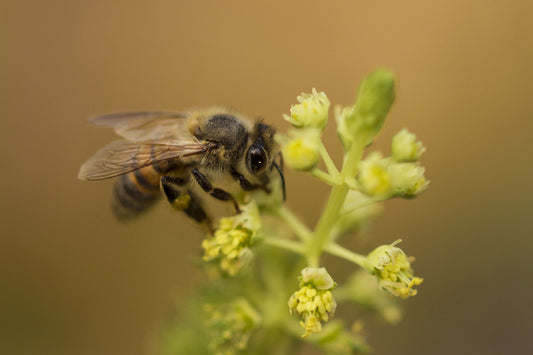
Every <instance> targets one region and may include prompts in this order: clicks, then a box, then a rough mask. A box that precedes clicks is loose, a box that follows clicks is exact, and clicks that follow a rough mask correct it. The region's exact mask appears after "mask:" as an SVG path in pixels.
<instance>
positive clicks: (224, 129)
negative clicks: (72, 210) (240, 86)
mask: <svg viewBox="0 0 533 355" xmlns="http://www.w3.org/2000/svg"><path fill="white" fill-rule="evenodd" d="M91 122H92V123H93V124H95V125H98V126H107V127H112V128H113V129H114V130H115V132H116V133H117V134H118V135H119V136H121V137H122V138H124V140H117V141H114V142H111V143H110V144H108V145H107V146H105V147H103V148H102V149H100V150H99V151H98V152H96V154H94V155H93V156H92V157H91V158H90V159H89V160H87V161H86V162H85V163H84V164H83V165H82V166H81V169H80V172H79V174H78V178H79V179H80V180H101V179H108V178H113V177H118V178H117V180H116V181H115V185H114V189H113V200H112V207H113V212H114V214H115V216H116V217H117V218H118V219H120V220H127V219H130V218H131V217H134V216H136V215H138V214H140V213H141V212H143V211H145V210H147V209H148V208H149V207H151V206H152V205H153V204H154V203H155V202H156V201H157V200H158V199H159V197H160V196H161V195H164V196H165V197H166V199H167V200H168V202H169V203H170V204H171V205H172V206H174V207H175V208H176V209H178V210H181V211H183V212H185V214H187V215H188V216H189V217H190V218H192V219H193V220H195V221H196V222H198V223H201V224H205V225H206V226H207V227H208V229H209V230H211V231H212V228H213V227H212V218H211V217H210V216H209V215H208V213H207V212H206V210H205V207H204V201H203V198H202V197H201V196H200V195H201V194H202V193H203V192H205V193H207V194H209V195H211V196H212V197H214V198H215V199H218V200H221V201H228V202H231V203H232V204H233V206H234V209H235V211H236V212H237V213H239V212H240V209H239V205H238V203H237V200H236V199H235V198H234V196H233V194H232V193H231V192H228V191H227V190H226V189H225V188H224V186H229V185H232V182H233V185H234V187H237V190H239V189H240V190H244V191H253V190H263V191H265V192H267V193H270V192H271V189H270V187H269V183H270V180H271V175H272V173H273V172H274V171H276V172H277V173H278V174H279V176H280V182H281V187H282V194H283V197H282V198H283V200H285V180H284V177H283V159H282V156H281V152H280V148H279V146H278V144H277V143H276V142H275V140H274V135H275V132H276V131H275V129H274V128H273V127H272V126H270V125H268V124H266V123H264V122H263V121H262V120H257V121H256V122H255V123H252V122H251V121H250V120H248V119H247V118H246V117H244V116H243V115H241V114H239V113H236V112H233V111H231V110H228V109H223V108H208V109H204V110H194V111H188V112H174V111H146V112H121V113H113V114H107V115H102V116H97V117H94V118H92V119H91ZM278 158H279V164H278V163H277V162H276V160H278ZM219 182H220V184H219Z"/></svg>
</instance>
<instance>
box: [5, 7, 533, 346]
mask: <svg viewBox="0 0 533 355" xmlns="http://www.w3.org/2000/svg"><path fill="white" fill-rule="evenodd" d="M532 11H533V3H531V2H529V1H509V2H505V3H504V2H498V1H483V0H477V1H473V0H470V1H459V0H447V1H440V0H439V1H422V0H419V1H402V2H393V1H379V2H371V1H355V0H352V1H334V2H326V1H315V0H307V1H291V2H285V1H268V2H266V1H256V2H250V1H233V0H226V1H210V2H199V1H155V2H154V1H136V0H134V1H131V0H130V1H113V2H111V1H66V0H49V1H29V0H28V1H26V0H21V1H14V0H12V1H9V0H8V1H3V2H2V3H1V4H0V39H1V43H2V46H1V53H0V103H1V104H0V113H1V121H0V122H1V127H2V139H1V144H2V149H1V150H0V159H1V161H2V166H3V168H2V174H1V177H0V178H1V187H0V191H1V201H2V204H1V207H0V220H1V226H0V228H1V229H0V233H1V237H0V275H1V278H0V280H1V282H2V289H1V290H0V318H1V319H0V320H1V323H0V328H1V329H0V347H1V350H0V351H1V352H2V353H3V354H156V353H157V352H158V349H159V348H160V344H159V340H160V339H159V335H160V333H161V331H162V330H163V329H164V327H165V326H166V324H167V323H168V321H169V319H170V318H171V315H172V314H173V313H174V312H175V309H176V306H179V305H180V304H182V303H183V301H184V300H185V299H186V298H187V297H188V296H189V295H190V294H191V288H192V285H193V281H192V278H193V277H191V275H194V273H195V272H196V267H195V266H194V263H195V261H196V260H197V259H198V256H199V255H200V247H199V245H200V240H201V238H202V235H201V233H200V232H199V230H198V229H197V228H196V227H195V226H194V225H192V223H190V222H189V221H187V220H186V219H185V218H184V217H183V216H182V215H181V214H176V213H174V212H173V211H172V210H171V209H170V208H169V207H168V206H166V205H164V204H161V205H160V206H158V207H157V208H156V209H155V210H154V211H152V212H151V213H149V214H148V215H146V216H144V217H142V218H140V219H139V220H138V221H136V222H135V223H132V224H128V225H121V224H119V223H118V222H116V221H115V220H114V218H113V216H112V214H111V213H110V210H109V208H108V207H109V204H108V201H109V197H110V193H111V187H112V182H111V181H105V182H94V183H87V182H80V181H78V180H77V179H76V176H77V173H78V169H79V166H80V165H81V164H82V163H83V162H84V161H85V160H86V159H87V158H88V157H89V156H91V155H92V154H93V153H94V152H95V151H96V150H97V149H99V148H100V147H101V146H103V145H105V144H106V143H107V142H109V141H111V140H113V139H114V138H115V137H114V135H113V133H112V132H111V131H110V130H105V129H97V128H95V127H91V126H90V125H88V123H87V118H88V117H89V116H91V115H95V114H99V113H104V112H110V111H117V110H125V109H127V110H135V109H147V108H148V109H150V108H165V109H184V108H188V107H192V106H205V105H213V104H218V105H224V106H230V107H236V108H239V109H240V110H241V111H242V112H244V113H246V114H248V115H250V116H257V115H262V116H264V117H266V118H267V119H268V121H270V122H272V123H273V124H274V125H276V126H278V127H279V128H280V130H281V131H283V130H285V129H286V128H287V124H286V123H285V122H284V121H283V120H282V118H281V116H282V114H283V113H287V112H288V110H289V108H290V105H291V104H294V103H295V102H296V101H295V100H296V96H297V95H298V94H300V92H302V91H305V92H309V91H310V90H311V88H313V87H316V88H317V89H319V90H322V91H325V92H326V93H327V95H328V97H329V98H330V100H331V102H332V103H333V104H350V103H352V100H353V95H354V92H355V88H356V86H357V84H358V83H359V81H360V80H361V79H362V78H363V77H364V76H365V75H367V74H368V73H369V72H371V71H372V70H373V69H375V68H377V67H387V68H390V69H392V70H393V71H394V72H395V73H396V75H397V79H398V89H397V91H398V94H397V101H396V104H395V106H394V107H393V110H392V112H391V114H390V115H389V118H388V121H387V122H386V124H385V126H384V129H383V131H382V133H381V134H380V136H379V137H378V139H377V142H376V147H377V148H379V149H382V150H383V151H385V152H388V146H389V142H390V138H391V137H392V135H393V134H394V133H396V132H397V131H398V130H399V129H401V128H403V127H409V129H410V130H411V131H412V132H414V133H416V134H417V136H418V137H419V138H420V139H421V140H422V141H423V142H424V143H425V145H426V146H427V152H426V153H425V155H424V156H423V157H422V162H423V164H424V165H425V166H426V168H427V172H426V173H427V176H428V178H429V179H430V180H431V181H432V183H431V186H430V188H429V190H428V191H427V192H426V193H424V194H423V195H422V196H420V197H419V198H417V199H415V200H412V201H404V200H394V201H391V202H388V203H386V204H385V208H386V211H385V214H384V216H383V217H382V218H380V219H378V221H377V223H376V225H375V228H374V234H375V239H374V241H373V242H372V244H373V245H378V244H383V243H389V242H391V241H393V240H395V239H397V238H399V237H401V238H403V239H404V242H403V243H402V248H403V249H404V250H405V251H406V252H407V253H408V254H409V255H415V256H416V258H417V261H416V263H415V264H414V267H415V270H416V273H417V274H418V275H420V276H423V277H424V279H425V282H424V283H423V284H422V285H421V286H420V288H419V294H418V295H417V296H416V297H414V298H412V299H410V300H408V301H406V302H405V306H406V311H407V313H406V317H405V320H404V321H403V322H402V323H401V324H400V325H398V326H389V325H387V324H384V323H382V322H381V323H380V322H371V323H370V324H369V325H368V328H367V329H366V332H367V333H368V334H369V337H368V341H369V342H370V344H372V346H373V347H374V349H375V354H450V353H460V354H481V353H483V354H529V353H531V352H533V340H532V338H531V334H532V332H533V326H532V325H531V321H530V320H531V319H532V317H533V307H531V304H530V301H531V300H532V297H531V292H532V290H533V287H532V286H533V285H532V283H531V281H530V278H529V277H528V276H527V274H526V273H525V271H527V270H526V269H524V268H525V267H528V266H530V265H531V260H532V259H531V255H532V254H531V250H532V249H531V248H532V247H533V241H532V235H531V231H530V227H531V217H532V215H531V212H532V208H531V197H532V192H533V187H532V186H533V184H532V183H531V182H532V180H533V174H532V171H533V169H532V167H531V158H530V157H531V155H530V154H531V153H533V150H532V147H533V143H531V138H533V137H532V133H533V130H532V128H533V124H532V110H531V102H532V94H533V65H532V63H533V41H532V40H533V38H532V34H533V22H532V21H531V14H532ZM330 123H331V124H330V125H329V126H328V129H327V130H326V134H325V138H324V139H325V143H326V146H328V147H330V152H331V153H332V155H333V156H334V157H335V159H336V161H337V162H339V160H340V157H341V147H340V144H339V143H338V141H337V139H336V135H335V125H334V124H333V120H331V122H330ZM286 179H287V186H288V194H289V197H288V202H287V203H288V205H289V207H291V208H293V209H294V210H297V211H298V214H300V216H302V217H303V218H304V219H306V220H307V222H308V223H309V224H312V223H314V221H316V219H317V218H318V216H319V215H320V209H319V208H317V207H316V206H319V205H321V204H323V203H324V201H325V199H326V197H327V188H325V187H324V186H322V185H321V184H319V183H316V182H315V181H313V180H312V178H310V177H308V176H305V175H302V174H296V173H293V172H287V176H286ZM328 260H329V259H328ZM341 265H344V266H345V267H348V266H347V265H346V264H341ZM340 268H341V267H337V269H340Z"/></svg>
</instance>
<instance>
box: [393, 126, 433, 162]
mask: <svg viewBox="0 0 533 355" xmlns="http://www.w3.org/2000/svg"><path fill="white" fill-rule="evenodd" d="M425 150H426V147H424V145H423V144H422V142H420V141H418V142H417V141H416V136H415V135H414V134H413V133H411V132H409V131H408V130H407V129H406V128H404V129H402V130H401V131H400V132H398V133H396V134H395V135H394V137H392V144H391V156H392V158H393V159H394V160H396V161H397V162H414V161H417V160H418V159H420V156H421V155H422V153H424V151H425Z"/></svg>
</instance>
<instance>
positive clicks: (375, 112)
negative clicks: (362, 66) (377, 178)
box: [338, 69, 395, 145]
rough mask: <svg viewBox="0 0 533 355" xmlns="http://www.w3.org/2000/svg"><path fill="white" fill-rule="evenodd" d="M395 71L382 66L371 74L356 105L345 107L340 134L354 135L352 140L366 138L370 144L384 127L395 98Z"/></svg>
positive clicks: (363, 85) (362, 85)
mask: <svg viewBox="0 0 533 355" xmlns="http://www.w3.org/2000/svg"><path fill="white" fill-rule="evenodd" d="M394 98H395V91H394V74H393V73H392V72H390V71H388V70H386V69H378V70H376V71H374V72H372V73H371V74H370V75H369V76H367V77H366V78H365V79H364V80H363V82H362V83H361V86H360V87H359V91H358V93H357V97H356V100H355V105H354V107H353V108H352V109H348V110H345V111H343V112H342V113H343V114H344V115H343V117H342V120H343V121H344V123H343V124H339V125H338V129H339V130H341V131H342V130H345V131H342V132H339V136H341V137H342V136H343V135H344V136H346V135H348V136H351V137H352V140H354V141H356V140H361V139H364V140H365V141H364V143H365V145H367V144H370V143H371V142H372V140H373V139H374V137H375V136H376V134H377V133H378V132H379V130H380V129H381V126H382V125H383V122H384V121H385V117H386V116H387V114H388V112H389V110H390V108H391V106H392V103H393V102H394ZM341 139H342V138H341Z"/></svg>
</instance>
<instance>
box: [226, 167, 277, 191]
mask: <svg viewBox="0 0 533 355" xmlns="http://www.w3.org/2000/svg"><path fill="white" fill-rule="evenodd" d="M231 176H233V178H235V180H237V181H238V182H239V185H241V189H243V190H244V191H253V190H257V189H262V190H263V191H265V192H266V193H267V194H269V193H270V189H269V188H268V187H267V186H266V185H258V184H252V183H251V182H250V181H248V179H246V178H245V177H244V175H242V174H240V173H239V172H237V171H236V170H235V169H231Z"/></svg>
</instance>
